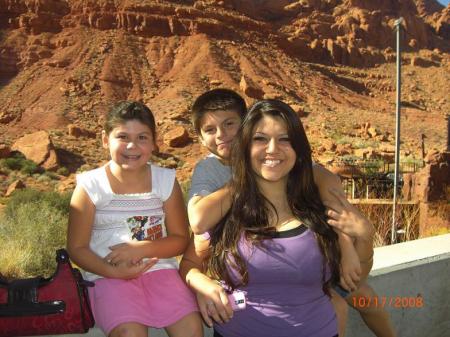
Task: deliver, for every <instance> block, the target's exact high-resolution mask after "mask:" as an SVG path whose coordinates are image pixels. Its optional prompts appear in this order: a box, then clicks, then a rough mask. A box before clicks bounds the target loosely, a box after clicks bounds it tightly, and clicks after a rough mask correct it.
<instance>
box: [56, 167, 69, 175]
mask: <svg viewBox="0 0 450 337" xmlns="http://www.w3.org/2000/svg"><path fill="white" fill-rule="evenodd" d="M56 173H57V174H59V175H62V176H66V177H67V176H68V175H69V174H70V172H69V169H68V168H67V167H65V166H61V167H59V168H58V169H57V170H56Z"/></svg>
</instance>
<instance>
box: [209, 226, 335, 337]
mask: <svg viewBox="0 0 450 337" xmlns="http://www.w3.org/2000/svg"><path fill="white" fill-rule="evenodd" d="M302 228H304V227H303V226H300V227H297V228H294V229H292V230H289V231H286V232H280V233H282V234H283V237H280V238H273V239H268V240H264V241H263V246H262V247H255V246H251V245H249V244H248V243H247V241H246V240H245V239H242V240H241V242H240V244H239V250H240V253H241V255H242V256H243V257H244V260H245V261H246V263H247V267H248V273H249V283H248V284H247V285H246V286H245V287H241V288H239V289H240V290H242V291H244V292H245V293H246V297H247V307H246V308H245V309H244V310H240V311H236V312H234V315H233V318H232V319H231V320H230V322H228V323H226V324H222V325H219V324H216V325H215V326H214V329H215V330H217V332H219V333H220V334H221V335H222V336H223V337H331V336H334V335H336V334H337V321H336V314H335V311H334V309H333V306H332V304H331V302H330V299H329V297H328V296H327V295H326V294H325V293H324V292H323V290H322V283H323V281H322V277H323V259H324V258H323V256H322V253H321V252H320V249H319V245H318V243H317V240H316V238H315V236H314V234H313V232H311V231H310V230H309V229H307V230H306V231H301V229H302ZM286 236H287V237H286ZM327 274H328V272H327ZM327 277H328V275H327Z"/></svg>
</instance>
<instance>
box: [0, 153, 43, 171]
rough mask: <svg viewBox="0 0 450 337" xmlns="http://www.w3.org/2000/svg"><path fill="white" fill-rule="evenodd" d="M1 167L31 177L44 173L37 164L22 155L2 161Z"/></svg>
mask: <svg viewBox="0 0 450 337" xmlns="http://www.w3.org/2000/svg"><path fill="white" fill-rule="evenodd" d="M0 167H4V168H6V169H9V170H12V171H20V172H22V173H24V174H26V175H30V176H31V175H32V174H34V173H40V172H43V171H44V170H43V169H42V168H41V167H39V166H38V165H37V164H36V163H35V162H33V161H32V160H28V159H26V158H25V157H24V156H23V155H21V154H20V153H16V154H15V155H14V156H12V157H10V158H4V159H2V160H0Z"/></svg>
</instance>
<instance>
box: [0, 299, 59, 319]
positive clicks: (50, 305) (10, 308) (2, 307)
mask: <svg viewBox="0 0 450 337" xmlns="http://www.w3.org/2000/svg"><path fill="white" fill-rule="evenodd" d="M65 310H66V303H64V301H51V302H40V303H29V302H28V303H27V302H24V303H16V304H0V317H23V316H38V315H50V314H60V313H63V312H64V311H65Z"/></svg>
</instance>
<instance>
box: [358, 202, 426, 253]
mask: <svg viewBox="0 0 450 337" xmlns="http://www.w3.org/2000/svg"><path fill="white" fill-rule="evenodd" d="M356 206H357V207H358V208H359V209H360V210H361V212H362V213H363V214H364V215H365V216H366V217H367V218H368V219H369V220H370V221H371V222H372V224H373V225H374V226H375V229H376V232H375V237H374V246H375V247H379V246H385V245H389V244H391V233H392V205H391V204H382V203H363V204H358V205H356ZM396 213H397V214H396V223H397V230H401V231H402V233H401V234H398V235H397V241H399V242H400V241H401V242H403V241H410V240H415V239H418V237H419V215H420V214H419V206H418V205H416V204H398V205H397V212H396Z"/></svg>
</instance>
